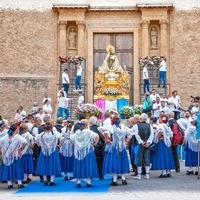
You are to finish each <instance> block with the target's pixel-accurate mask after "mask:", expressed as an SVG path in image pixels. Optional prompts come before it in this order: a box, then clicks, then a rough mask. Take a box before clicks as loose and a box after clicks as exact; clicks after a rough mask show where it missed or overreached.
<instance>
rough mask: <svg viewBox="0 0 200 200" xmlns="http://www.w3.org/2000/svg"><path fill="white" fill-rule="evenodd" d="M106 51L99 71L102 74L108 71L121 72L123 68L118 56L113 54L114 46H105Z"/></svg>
mask: <svg viewBox="0 0 200 200" xmlns="http://www.w3.org/2000/svg"><path fill="white" fill-rule="evenodd" d="M106 51H107V55H106V58H105V59H104V61H103V64H102V66H100V67H99V72H100V73H104V74H106V73H109V72H114V73H122V72H123V69H122V67H121V66H120V64H119V61H118V58H117V56H116V54H115V48H114V47H113V46H112V45H109V46H108V47H107V48H106Z"/></svg>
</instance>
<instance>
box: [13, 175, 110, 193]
mask: <svg viewBox="0 0 200 200" xmlns="http://www.w3.org/2000/svg"><path fill="white" fill-rule="evenodd" d="M111 178H112V177H111V176H105V179H104V180H99V179H94V180H92V187H91V188H86V187H85V186H86V182H85V181H82V182H81V186H82V187H81V188H77V187H76V183H74V182H70V181H65V180H64V179H63V177H59V178H56V179H55V183H56V185H55V186H44V184H43V183H41V182H40V181H39V180H36V181H33V182H32V183H30V184H28V185H25V188H22V189H19V190H18V191H17V192H16V194H20V195H23V194H24V195H26V194H28V193H32V194H33V193H34V195H37V194H38V195H41V194H42V195H47V194H49V193H50V194H51V195H54V194H53V193H55V194H56V195H57V194H58V193H61V194H63V193H70V194H74V195H80V193H84V194H87V195H88V194H93V195H94V193H106V192H108V189H109V186H110V183H111Z"/></svg>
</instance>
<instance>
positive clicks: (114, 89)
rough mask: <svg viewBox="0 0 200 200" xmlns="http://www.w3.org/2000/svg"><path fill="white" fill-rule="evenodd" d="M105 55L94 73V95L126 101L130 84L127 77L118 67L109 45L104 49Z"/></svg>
mask: <svg viewBox="0 0 200 200" xmlns="http://www.w3.org/2000/svg"><path fill="white" fill-rule="evenodd" d="M106 51H107V55H106V57H105V59H104V61H103V64H102V65H101V66H99V70H98V71H97V72H96V73H95V84H94V87H95V95H96V98H98V97H99V98H103V99H110V100H114V99H118V98H124V97H125V96H126V99H128V97H127V96H128V95H129V90H130V84H129V75H128V72H127V71H126V70H123V68H122V67H121V66H120V64H119V61H118V58H117V55H116V54H115V48H114V47H113V46H112V45H109V46H108V47H107V48H106Z"/></svg>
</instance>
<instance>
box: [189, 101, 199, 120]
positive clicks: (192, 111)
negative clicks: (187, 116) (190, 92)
mask: <svg viewBox="0 0 200 200" xmlns="http://www.w3.org/2000/svg"><path fill="white" fill-rule="evenodd" d="M198 112H199V101H197V100H196V101H195V105H194V106H193V107H192V110H191V114H192V118H193V119H194V120H197V113H198Z"/></svg>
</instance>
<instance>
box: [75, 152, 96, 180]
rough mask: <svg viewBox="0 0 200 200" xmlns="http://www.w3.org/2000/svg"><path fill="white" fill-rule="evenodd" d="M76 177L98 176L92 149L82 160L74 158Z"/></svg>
mask: <svg viewBox="0 0 200 200" xmlns="http://www.w3.org/2000/svg"><path fill="white" fill-rule="evenodd" d="M73 176H74V178H97V177H98V169H97V163H96V156H95V153H94V151H93V150H92V151H90V152H89V153H88V154H87V155H86V156H85V157H84V158H83V159H82V160H78V159H76V158H74V170H73Z"/></svg>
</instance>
